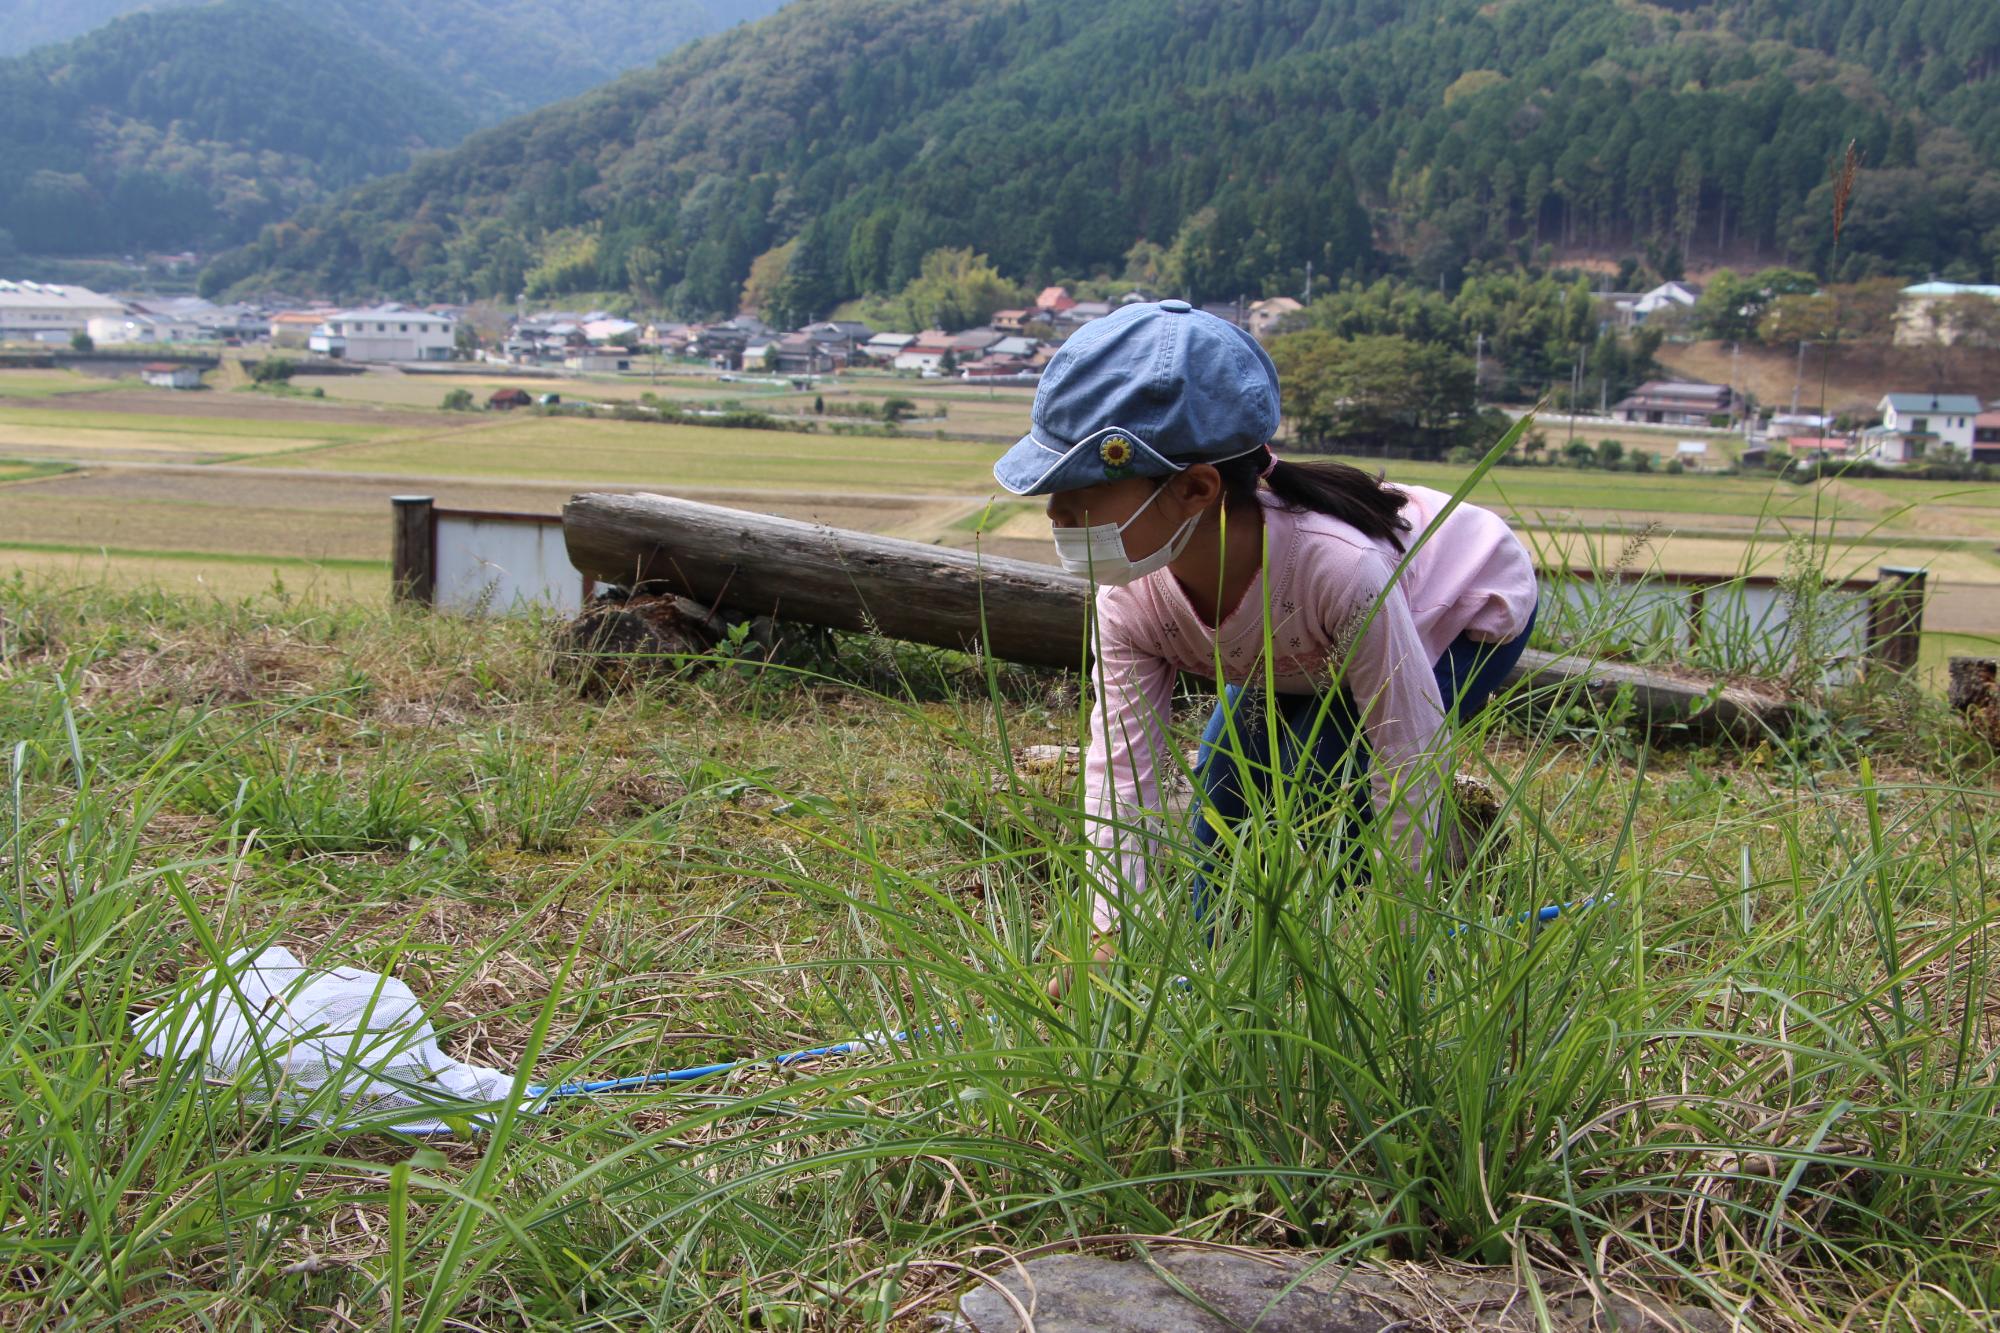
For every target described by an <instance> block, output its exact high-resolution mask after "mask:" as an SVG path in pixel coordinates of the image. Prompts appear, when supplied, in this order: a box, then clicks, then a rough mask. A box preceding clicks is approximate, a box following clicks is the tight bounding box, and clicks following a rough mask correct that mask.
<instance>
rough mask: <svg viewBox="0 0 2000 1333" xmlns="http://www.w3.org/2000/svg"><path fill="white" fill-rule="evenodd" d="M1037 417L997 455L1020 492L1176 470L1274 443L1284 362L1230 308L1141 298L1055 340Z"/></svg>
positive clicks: (1010, 485) (996, 468)
mask: <svg viewBox="0 0 2000 1333" xmlns="http://www.w3.org/2000/svg"><path fill="white" fill-rule="evenodd" d="M1030 421H1031V422H1032V426H1031V428H1030V429H1029V431H1028V433H1027V434H1026V435H1024V436H1022V437H1021V439H1020V441H1019V442H1018V443H1017V444H1015V445H1014V447H1013V448H1011V449H1009V450H1008V451H1007V452H1006V453H1005V454H1002V455H1001V457H1000V461H999V462H997V463H995V464H994V465H993V477H994V479H995V480H996V481H998V482H999V483H1000V484H1001V485H1002V486H1004V487H1006V488H1007V489H1008V490H1010V491H1012V492H1013V493H1014V494H1016V495H1048V494H1051V493H1053V492H1056V491H1073V490H1076V489H1078V488H1079V487H1083V486H1094V485H1096V484H1097V483H1098V482H1101V481H1116V480H1118V479H1119V478H1122V477H1166V476H1171V475H1173V474H1174V473H1176V472H1180V471H1183V470H1185V469H1186V468H1188V467H1189V466H1190V465H1192V464H1195V463H1215V462H1220V461H1221V460H1223V459H1225V458H1234V457H1237V456H1238V455H1241V454H1246V453H1249V452H1250V451H1251V450H1253V449H1255V448H1257V447H1258V446H1260V445H1263V444H1266V443H1268V442H1269V441H1270V438H1271V437H1272V436H1273V435H1274V434H1276V433H1277V430H1278V371H1277V367H1275V366H1273V365H1272V364H1271V358H1270V356H1269V355H1267V354H1266V353H1265V351H1264V349H1263V348H1262V347H1261V346H1259V345H1258V343H1257V340H1256V339H1255V338H1253V337H1251V336H1250V335H1249V334H1248V333H1245V332H1244V331H1243V330H1242V329H1239V328H1237V327H1236V326H1235V325H1234V324H1231V323H1230V322H1229V321H1228V320H1226V319H1218V318H1216V317H1215V316H1214V315H1211V314H1207V313H1206V312H1204V311H1200V310H1196V309H1194V308H1193V307H1192V306H1190V305H1189V304H1188V303H1187V302H1186V301H1178V300H1174V301H1161V302H1159V303H1158V304H1153V303H1134V304H1132V305H1128V306H1125V307H1123V308H1121V309H1119V310H1117V311H1114V312H1113V313H1111V314H1109V315H1106V316H1104V317H1103V318H1102V319H1094V320H1092V321H1090V323H1088V324H1085V325H1084V326H1083V327H1082V328H1080V329H1078V330H1077V331H1076V332H1075V333H1073V334H1071V335H1070V337H1069V340H1068V341H1067V342H1065V343H1064V344H1063V345H1062V346H1061V347H1060V348H1059V349H1057V351H1056V354H1055V355H1054V356H1053V357H1051V358H1050V359H1049V364H1048V367H1047V368H1046V369H1045V370H1043V372H1042V382H1041V387H1040V388H1038V389H1036V390H1035V410H1034V414H1033V416H1032V417H1031V418H1030Z"/></svg>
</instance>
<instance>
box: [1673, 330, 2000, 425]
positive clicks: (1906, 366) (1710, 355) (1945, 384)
mask: <svg viewBox="0 0 2000 1333" xmlns="http://www.w3.org/2000/svg"><path fill="white" fill-rule="evenodd" d="M1658 358H1659V362H1660V364H1661V365H1663V366H1665V367H1667V368H1668V369H1669V370H1671V371H1673V372H1674V373H1675V374H1676V375H1681V376H1685V377H1686V378H1688V379H1697V380H1705V381H1707V382H1708V383H1711V384H1730V383H1734V384H1735V385H1736V387H1737V388H1739V389H1742V390H1743V391H1745V392H1747V393H1752V394H1755V395H1756V396H1757V401H1758V402H1760V403H1762V404H1763V405H1764V406H1766V407H1776V408H1778V409H1779V410H1781V411H1788V410H1790V408H1791V405H1792V388H1793V385H1794V383H1795V382H1796V383H1797V385H1798V388H1799V410H1800V411H1802V412H1814V411H1818V410H1819V403H1820V401H1821V392H1822V386H1821V380H1822V378H1824V380H1825V386H1824V393H1825V403H1826V410H1827V411H1829V412H1834V413H1841V412H1846V413H1849V414H1852V415H1856V416H1872V415H1873V414H1874V411H1875V404H1877V403H1878V402H1880V401H1881V399H1882V395H1883V394H1885V393H1890V392H1896V393H1921V392H1924V391H1927V390H1931V389H1936V390H1940V391H1942V392H1947V393H1970V394H1977V395H1978V396H1979V397H1980V398H1981V399H1982V400H1985V399H1991V398H1995V397H2000V348H1975V347H1954V348H1949V349H1945V350H1942V351H1936V350H1933V349H1929V348H1923V347H1887V346H1875V345H1871V346H1843V347H1836V348H1833V349H1831V359H1830V360H1829V359H1828V349H1826V348H1822V347H1817V346H1813V347H1807V348H1806V355H1805V370H1804V374H1803V375H1800V373H1799V354H1798V349H1797V348H1796V347H1753V346H1750V345H1748V344H1745V345H1744V347H1743V349H1742V352H1741V354H1740V356H1739V357H1737V358H1736V359H1735V361H1734V363H1733V367H1732V360H1731V347H1730V344H1728V343H1724V342H1695V343H1666V344H1664V345H1663V346H1662V347H1661V348H1660V350H1659V353H1658ZM1732 368H1733V371H1734V377H1733V379H1732Z"/></svg>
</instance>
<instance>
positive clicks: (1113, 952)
mask: <svg viewBox="0 0 2000 1333" xmlns="http://www.w3.org/2000/svg"><path fill="white" fill-rule="evenodd" d="M1090 939H1091V944H1092V948H1091V952H1090V966H1091V967H1092V968H1094V969H1096V970H1097V971H1100V972H1101V971H1103V970H1104V969H1106V968H1108V967H1110V966H1111V960H1112V959H1114V958H1116V957H1117V956H1118V932H1116V931H1112V930H1093V931H1092V932H1090ZM1081 971H1082V969H1081V968H1076V967H1070V966H1063V967H1058V968H1057V969H1056V974H1055V975H1054V976H1052V977H1050V978H1049V985H1048V992H1049V998H1050V999H1051V1000H1060V999H1061V998H1062V997H1063V996H1064V995H1065V994H1067V993H1068V991H1069V987H1070V982H1071V980H1072V979H1073V978H1075V976H1076V975H1077V974H1078V973H1079V972H1081Z"/></svg>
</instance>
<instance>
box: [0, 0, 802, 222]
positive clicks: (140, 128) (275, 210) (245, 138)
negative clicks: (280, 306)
mask: <svg viewBox="0 0 2000 1333" xmlns="http://www.w3.org/2000/svg"><path fill="white" fill-rule="evenodd" d="M75 2H76V0H63V4H65V5H67V4H70V3H75ZM780 2H781V0H567V2H566V3H562V4H557V3H553V0H422V2H421V3H414V2H412V0H220V3H205V4H199V5H178V6H174V5H170V6H166V7H163V8H159V9H151V10H139V11H137V12H132V13H128V14H126V15H124V16H123V17H121V18H119V19H117V20H116V21H115V22H111V23H108V24H107V25H105V26H103V27H101V28H98V29H97V30H95V31H92V32H90V33H89V34H87V35H85V36H83V37H80V38H77V39H76V40H74V41H69V42H64V43H61V44H58V45H54V46H43V47H39V48H37V49H36V50H33V51H31V52H29V53H28V54H27V55H24V56H21V57H18V58H16V59H12V60H0V182H5V185H4V187H0V232H4V233H6V234H7V235H6V236H0V253H4V252H5V241H6V239H7V236H11V238H12V243H13V244H14V245H15V246H16V247H18V248H19V249H21V250H23V251H27V252H29V253H34V254H91V253H103V252H107V251H129V250H135V249H182V248H188V247H194V248H204V249H205V248H214V247H216V246H220V245H227V244H234V243H237V242H241V241H246V240H249V239H251V238H252V237H254V236H255V235H256V234H257V229H258V227H259V226H261V225H262V224H264V223H266V222H270V221H274V220H277V219H280V218H283V217H286V216H288V215H290V214H291V213H292V212H294V211H296V210H297V209H298V208H299V207H301V206H302V205H304V204H306V203H308V202H310V201H312V200H314V199H316V198H318V197H319V196H320V195H322V194H324V193H328V192H331V191H335V190H338V189H340V188H342V187H344V186H347V185H351V184H354V183H355V182H357V181H360V180H364V179H366V178H368V177H371V176H377V175H381V174H383V173H384V172H389V171H396V170H399V169H401V168H403V167H405V166H408V165H409V163H410V161H411V155H412V154H413V153H414V152H416V151H418V150H421V149H425V148H442V147H448V146H450V145H452V144H455V143H457V142H458V141H459V140H460V139H462V138H463V137H464V136H465V135H466V133H467V132H469V131H470V130H472V129H474V128H476V127H477V126H480V125H486V124H492V123H495V122H497V121H499V120H502V119H504V118H505V117H506V116H508V115H511V114H513V113H515V112H517V111H520V110H522V109H524V108H528V107H532V106H537V105H541V104H542V103H545V102H547V101H550V100H554V99H557V98H561V97H566V96H569V95H570V94H573V93H575V92H578V91H580V90H582V89H584V88H588V87H591V86H594V85H596V84H598V83H601V82H602V81H604V80H605V79H607V78H609V77H611V76H612V75H614V74H615V73H617V72H618V71H619V70H621V69H625V68H628V67H630V66H631V65H633V64H636V63H639V62H640V61H642V60H644V59H646V58H649V57H650V56H651V55H656V54H657V53H659V52H661V51H664V50H667V49H670V48H671V47H674V46H678V45H680V44H682V43H683V42H685V41H687V40H689V39H692V38H694V37H698V36H701V35H703V34H705V33H707V32H708V31H710V30H711V29H713V28H714V27H716V26H718V25H724V24H727V23H731V22H734V21H736V20H737V19H739V18H744V17H757V16H760V15H762V14H766V13H769V12H771V11H772V10H774V9H775V8H776V7H777V5H778V4H779V3H780ZM82 7H83V9H84V10H85V12H87V13H88V12H96V11H101V10H103V9H104V8H105V6H103V5H98V6H96V7H95V10H93V7H92V6H90V5H88V4H84V5H83V6H82ZM45 8H52V6H44V5H43V4H41V2H40V0H34V2H33V3H29V4H23V3H21V0H14V3H13V4H12V5H11V6H9V5H8V4H7V0H0V19H5V18H7V17H12V18H14V19H16V20H17V21H19V22H20V23H21V24H22V25H23V26H24V27H25V28H26V29H27V30H28V31H31V32H32V31H37V30H46V29H47V27H48V24H47V23H43V24H42V25H41V26H40V28H37V27H35V26H32V25H33V24H34V22H35V20H36V19H37V18H38V12H23V11H41V10H43V9H45ZM125 8H128V9H130V8H132V6H131V5H130V4H127V5H125ZM0 31H4V26H0Z"/></svg>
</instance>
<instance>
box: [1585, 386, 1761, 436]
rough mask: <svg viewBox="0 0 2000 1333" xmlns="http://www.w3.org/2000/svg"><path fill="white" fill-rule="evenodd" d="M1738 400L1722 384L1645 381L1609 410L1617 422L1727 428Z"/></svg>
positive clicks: (1735, 411) (1738, 405)
mask: <svg viewBox="0 0 2000 1333" xmlns="http://www.w3.org/2000/svg"><path fill="white" fill-rule="evenodd" d="M1742 406H1743V404H1742V400H1741V399H1740V398H1738V397H1737V394H1736V391H1735V390H1734V389H1732V388H1730V387H1729V386H1728V385H1726V384H1703V383H1700V382H1698V381H1694V380H1648V381H1646V382H1645V383H1644V384H1641V385H1640V386H1639V387H1638V388H1637V389H1635V390H1633V391H1632V394H1631V396H1630V397H1627V398H1621V399H1619V400H1618V402H1617V403H1615V404H1614V405H1613V406H1612V408H1611V414H1612V416H1613V417H1615V418H1616V419H1618V420H1619V421H1629V422H1633V423H1636V424H1640V425H1651V426H1717V425H1720V426H1727V425H1731V424H1733V423H1734V422H1735V420H1736V415H1737V413H1738V412H1739V411H1741V410H1742Z"/></svg>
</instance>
